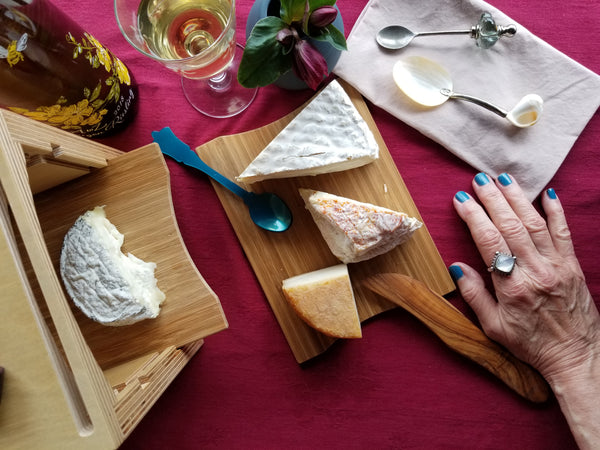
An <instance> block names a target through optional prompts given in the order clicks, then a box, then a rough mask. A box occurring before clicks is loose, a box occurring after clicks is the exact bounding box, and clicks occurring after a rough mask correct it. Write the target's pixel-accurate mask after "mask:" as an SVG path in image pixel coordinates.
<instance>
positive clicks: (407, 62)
mask: <svg viewBox="0 0 600 450" xmlns="http://www.w3.org/2000/svg"><path fill="white" fill-rule="evenodd" d="M393 76H394V81H395V82H396V84H397V85H398V87H399V88H400V89H401V90H402V92H404V93H405V94H406V95H407V96H408V97H410V98H411V99H412V100H414V101H415V102H417V103H419V104H421V105H423V106H439V105H441V104H442V103H444V102H446V101H447V100H448V99H458V100H466V101H468V102H471V103H475V104H477V105H479V106H483V107H484V108H485V109H487V110H489V111H491V112H493V113H495V114H498V115H499V116H500V117H503V118H505V119H506V120H508V121H509V122H510V123H511V124H513V125H514V126H517V127H520V128H525V127H529V126H531V125H534V124H535V123H537V121H538V120H539V118H540V116H541V114H542V110H543V105H544V101H543V100H542V98H541V97H540V96H539V95H537V94H528V95H526V96H525V97H523V98H522V99H521V100H520V101H519V102H518V103H517V104H516V105H515V106H514V107H513V108H512V109H510V110H509V111H506V110H504V109H502V108H499V107H498V106H495V105H493V104H491V103H489V102H487V101H484V100H481V99H479V98H477V97H472V96H470V95H465V94H457V93H455V92H453V90H452V89H453V85H452V77H451V76H450V73H449V72H448V71H447V70H446V69H445V68H444V67H442V66H441V65H439V64H438V63H436V62H434V61H431V60H430V59H427V58H424V57H422V56H410V57H407V58H404V59H402V60H400V61H398V62H397V63H396V64H395V65H394V70H393Z"/></svg>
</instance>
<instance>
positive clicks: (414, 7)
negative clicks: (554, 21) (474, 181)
mask: <svg viewBox="0 0 600 450" xmlns="http://www.w3.org/2000/svg"><path fill="white" fill-rule="evenodd" d="M484 11H488V12H490V13H491V14H492V16H493V17H494V20H495V21H496V24H498V25H508V24H515V25H516V26H517V34H516V35H515V36H514V37H512V38H508V37H503V38H501V39H500V40H499V41H498V42H497V43H496V45H494V46H493V47H492V48H490V49H487V50H484V49H481V48H479V47H477V46H476V45H475V40H474V39H472V38H470V37H469V35H447V36H423V37H417V38H415V39H414V40H413V41H412V43H411V44H409V46H408V47H405V48H404V49H402V50H396V51H389V50H383V49H381V48H379V47H378V45H377V43H376V41H375V34H376V32H377V31H378V30H379V29H380V28H382V27H384V26H387V25H403V26H405V27H407V28H409V29H410V30H413V31H415V32H418V31H438V30H463V29H464V30H468V29H470V28H471V26H472V25H475V24H476V23H477V21H478V20H479V17H480V16H481V13H482V12H484ZM410 55H419V56H424V57H427V58H429V59H432V60H434V61H436V62H437V63H439V64H441V65H442V66H444V67H445V68H446V69H447V70H448V71H449V72H450V73H451V75H452V79H453V82H454V91H455V92H457V93H461V94H468V95H472V96H475V97H479V98H482V99H484V100H487V101H489V102H491V103H494V104H495V105H497V106H500V107H502V108H503V109H506V110H510V109H511V108H512V107H513V106H514V105H516V103H517V102H518V101H519V100H520V99H521V98H522V97H523V96H524V95H526V94H529V93H535V94H538V95H540V96H541V97H542V98H543V99H544V112H543V114H542V117H541V119H540V121H539V122H538V123H537V124H535V125H534V126H532V127H529V128H517V127H514V126H512V125H510V124H509V122H508V121H507V120H505V119H503V118H501V117H499V116H497V115H495V114H493V113H491V112H489V111H486V110H485V109H483V108H481V107H479V106H477V105H474V104H471V103H467V102H464V101H461V100H448V101H447V102H446V103H444V104H443V105H441V106H438V107H435V108H425V107H422V106H419V105H417V104H416V103H414V102H412V101H411V100H409V99H408V97H406V96H405V95H404V94H403V93H402V92H401V91H400V90H399V89H398V87H397V86H396V85H395V83H394V80H393V78H392V67H393V65H394V63H395V62H396V61H398V60H399V59H400V58H403V57H406V56H410ZM334 73H335V74H336V75H338V76H339V77H341V78H343V79H344V80H346V81H348V82H349V83H350V84H352V85H353V86H354V87H355V88H356V89H358V90H359V91H360V92H361V94H362V95H363V96H365V97H366V98H367V99H369V100H370V101H371V102H372V103H374V104H376V105H378V106H379V107H381V108H383V109H385V110H386V111H388V112H389V113H390V114H392V115H394V116H395V117H397V118H398V119H400V120H402V121H403V122H405V123H407V124H408V125H410V126H412V127H414V128H416V129H417V130H419V131H420V132H421V133H423V134H424V135H426V136H428V137H430V138H431V139H433V140H434V141H436V142H438V143H439V144H441V145H442V146H444V147H445V148H447V149H448V150H449V151H451V152H452V153H454V154H455V155H456V156H458V157H459V158H461V159H463V160H464V161H466V162H467V163H469V164H470V165H472V166H473V167H474V168H475V169H477V170H478V171H484V172H486V173H488V174H490V175H492V176H494V177H495V176H497V175H499V174H500V173H502V172H509V173H511V174H512V175H514V176H515V177H516V178H517V180H518V181H519V184H520V185H521V186H523V188H524V189H525V190H526V193H527V195H528V197H529V198H530V199H531V200H533V199H534V198H535V197H536V196H537V195H538V194H539V193H540V192H541V190H542V189H543V188H544V187H545V186H546V184H547V183H548V182H549V181H550V179H551V178H552V177H553V176H554V174H555V173H556V171H557V170H558V168H559V167H560V165H561V164H562V162H563V160H564V158H565V157H566V156H567V154H568V152H569V150H570V149H571V147H572V146H573V143H574V142H575V140H576V139H577V137H578V136H579V134H580V133H581V131H582V130H583V128H585V126H586V124H587V122H588V121H589V120H590V118H591V117H592V116H593V115H594V113H595V111H596V110H597V109H598V106H599V105H600V95H598V94H597V93H598V92H600V76H598V75H596V74H595V73H594V72H592V71H590V70H589V69H587V68H585V67H583V66H582V65H580V64H578V63H577V62H575V61H573V60H572V59H570V58H568V57H567V56H566V55H564V54H563V53H560V52H559V51H558V50H556V49H555V48H553V47H551V46H550V45H549V44H547V43H546V42H544V41H542V40H541V39H539V38H538V37H536V36H535V35H533V34H532V33H531V32H529V31H528V30H527V29H526V28H524V27H523V26H522V25H520V24H518V23H516V22H515V21H513V20H511V19H510V18H509V17H507V16H506V15H505V14H503V13H502V12H500V11H499V10H497V9H496V8H494V7H493V6H491V5H489V4H488V3H485V2H483V1H480V0H460V1H457V0H403V1H390V0H371V1H370V2H369V3H368V5H367V6H366V7H365V9H364V10H363V12H362V13H361V16H360V17H359V18H358V20H357V22H356V24H355V26H354V28H353V29H352V31H351V33H350V35H349V36H348V51H347V52H343V54H342V56H341V58H340V60H339V62H338V64H337V66H336V67H335V69H334ZM590 150H591V149H590Z"/></svg>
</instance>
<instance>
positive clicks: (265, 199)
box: [152, 127, 292, 232]
mask: <svg viewBox="0 0 600 450" xmlns="http://www.w3.org/2000/svg"><path fill="white" fill-rule="evenodd" d="M152 137H153V138H154V142H156V143H157V144H158V145H159V146H160V150H161V152H162V153H164V154H165V155H168V156H170V157H171V158H173V159H174V160H175V161H177V162H180V163H183V164H185V165H186V166H189V167H193V168H195V169H198V170H200V171H201V172H204V173H205V174H206V175H208V176H209V177H211V178H212V179H213V180H215V181H216V182H218V183H220V184H221V185H222V186H223V187H225V188H227V189H229V190H230V191H231V192H233V193H234V194H236V195H238V196H240V197H241V198H242V200H243V201H244V203H245V204H246V206H247V207H248V212H249V213H250V218H251V219H252V221H253V222H254V223H255V224H256V225H258V226H259V227H260V228H262V229H264V230H267V231H275V232H281V231H285V230H287V229H288V228H289V227H290V225H291V224H292V212H291V211H290V209H289V208H288V206H287V205H286V204H285V202H284V201H283V200H282V199H281V198H280V197H278V196H277V195H275V194H272V193H270V192H263V193H260V194H257V193H254V192H249V191H247V190H245V189H242V188H241V187H240V186H238V185H237V184H235V183H234V182H233V181H231V180H230V179H229V178H227V177H225V176H223V175H222V174H220V173H219V172H217V171H216V170H215V169H213V168H212V167H210V166H209V165H208V164H206V163H205V162H204V161H202V159H200V157H199V156H198V154H197V153H196V152H194V151H193V150H192V149H191V148H190V147H189V146H188V145H187V144H185V143H184V142H182V141H180V140H179V139H178V138H177V136H175V134H174V133H173V131H171V129H170V128H169V127H165V128H163V129H162V130H160V131H153V132H152Z"/></svg>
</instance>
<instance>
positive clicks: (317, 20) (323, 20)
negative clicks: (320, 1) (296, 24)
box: [308, 6, 338, 28]
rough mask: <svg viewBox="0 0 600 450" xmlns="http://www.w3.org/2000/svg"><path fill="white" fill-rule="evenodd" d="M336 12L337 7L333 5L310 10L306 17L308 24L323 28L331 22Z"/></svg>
mask: <svg viewBox="0 0 600 450" xmlns="http://www.w3.org/2000/svg"><path fill="white" fill-rule="evenodd" d="M337 14H338V12H337V9H335V8H334V7H333V6H321V7H320V8H317V9H315V10H314V11H313V12H312V14H311V15H310V17H309V18H308V24H309V25H310V26H311V27H315V28H324V27H326V26H327V25H330V24H331V23H333V21H334V20H335V18H336V17H337Z"/></svg>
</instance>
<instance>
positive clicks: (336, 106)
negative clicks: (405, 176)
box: [237, 80, 379, 183]
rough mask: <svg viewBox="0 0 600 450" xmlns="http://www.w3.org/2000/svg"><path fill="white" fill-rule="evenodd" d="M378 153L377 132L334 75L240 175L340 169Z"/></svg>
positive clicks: (246, 178)
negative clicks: (375, 134) (365, 119)
mask: <svg viewBox="0 0 600 450" xmlns="http://www.w3.org/2000/svg"><path fill="white" fill-rule="evenodd" d="M378 157H379V146H378V145H377V142H376V141H375V136H373V133H372V132H371V130H370V129H369V126H368V125H367V123H366V122H365V121H364V120H363V118H362V117H361V115H360V113H359V112H358V111H357V109H356V108H355V106H354V104H353V103H352V100H351V99H350V97H348V94H346V91H345V90H344V88H342V86H341V85H340V84H339V83H338V82H337V81H335V80H334V81H332V82H331V83H329V85H328V86H327V87H325V88H324V89H323V90H322V91H321V93H320V94H319V95H318V96H317V97H315V99H314V100H313V101H312V102H310V103H309V104H308V105H307V106H306V108H304V109H303V110H302V111H301V112H300V113H299V114H298V115H297V116H296V117H295V118H294V119H293V120H292V121H291V122H290V123H289V124H288V125H287V126H286V127H285V128H284V129H283V130H282V131H281V132H280V133H279V134H278V135H277V136H275V138H274V139H273V140H272V141H271V142H270V143H269V145H267V147H265V149H264V150H263V151H262V152H261V153H260V154H259V155H258V156H257V157H256V158H255V159H254V161H252V162H251V163H250V165H249V166H248V167H246V169H245V170H244V171H243V172H242V173H241V174H240V175H239V176H238V177H237V180H238V181H241V182H244V183H254V182H256V181H261V180H266V179H270V178H289V177H299V176H305V175H319V174H322V173H329V172H339V171H342V170H347V169H353V168H355V167H360V166H363V165H365V164H368V163H370V162H372V161H374V160H376V159H377V158H378Z"/></svg>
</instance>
